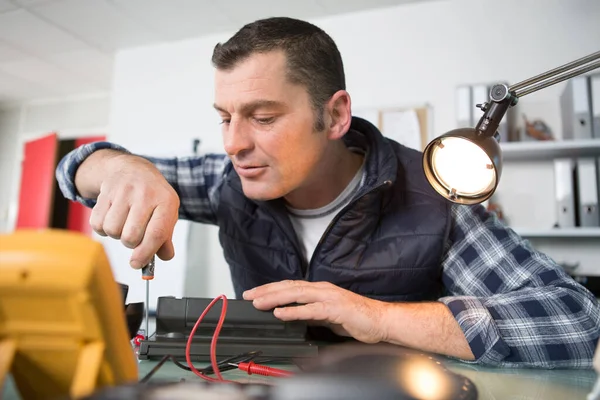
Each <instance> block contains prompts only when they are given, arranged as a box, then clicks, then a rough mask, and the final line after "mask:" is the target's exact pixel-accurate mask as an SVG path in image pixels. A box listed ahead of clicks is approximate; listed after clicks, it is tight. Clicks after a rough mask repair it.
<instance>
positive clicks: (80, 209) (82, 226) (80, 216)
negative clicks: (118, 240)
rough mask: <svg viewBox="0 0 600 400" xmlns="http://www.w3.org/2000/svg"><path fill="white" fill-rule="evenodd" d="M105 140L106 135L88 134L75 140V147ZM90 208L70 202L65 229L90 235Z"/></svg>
mask: <svg viewBox="0 0 600 400" xmlns="http://www.w3.org/2000/svg"><path fill="white" fill-rule="evenodd" d="M104 140H106V136H90V137H85V138H79V139H76V140H75V148H77V147H79V146H82V145H84V144H88V143H93V142H102V141H104ZM91 214H92V210H91V209H90V208H88V207H86V206H84V205H82V204H80V203H78V202H75V201H73V202H70V204H69V214H68V217H67V229H68V230H70V231H78V232H82V233H84V234H86V235H88V236H91V235H92V227H91V226H90V223H89V221H90V215H91Z"/></svg>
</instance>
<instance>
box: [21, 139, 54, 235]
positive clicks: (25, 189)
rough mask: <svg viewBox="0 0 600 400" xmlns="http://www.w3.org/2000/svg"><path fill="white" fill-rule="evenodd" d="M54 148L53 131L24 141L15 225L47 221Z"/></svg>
mask: <svg viewBox="0 0 600 400" xmlns="http://www.w3.org/2000/svg"><path fill="white" fill-rule="evenodd" d="M57 148H58V140H57V134H56V133H53V134H50V135H48V136H44V137H42V138H40V139H37V140H32V141H29V142H26V143H25V146H24V157H23V161H22V164H21V189H20V192H19V213H18V216H17V223H16V227H15V228H16V229H20V228H36V229H43V228H47V227H48V226H49V225H50V217H51V213H52V201H53V198H54V192H53V189H54V179H55V178H54V170H55V165H56V151H57Z"/></svg>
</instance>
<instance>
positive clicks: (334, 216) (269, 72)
mask: <svg viewBox="0 0 600 400" xmlns="http://www.w3.org/2000/svg"><path fill="white" fill-rule="evenodd" d="M212 61H213V64H214V65H215V67H216V68H215V70H216V71H215V104H214V107H215V109H216V111H217V112H218V113H219V114H220V116H221V118H222V134H223V142H224V149H225V152H226V153H227V154H226V155H217V154H207V155H203V156H199V157H192V158H179V159H155V158H143V157H141V156H136V155H133V154H130V153H129V152H128V151H127V150H126V149H123V148H121V147H120V146H118V145H116V144H112V143H95V144H91V145H87V146H83V147H81V148H79V149H76V150H74V151H73V152H71V153H70V154H69V155H67V156H66V157H65V158H64V159H63V160H61V163H60V165H59V166H58V168H57V179H58V181H59V183H60V187H61V190H62V192H63V193H64V195H65V196H66V197H67V198H69V199H73V200H77V201H80V202H82V203H83V204H86V205H88V206H90V207H93V212H92V216H91V220H90V223H91V225H92V227H93V229H94V230H95V231H96V232H98V233H99V234H101V235H107V236H110V237H112V238H115V239H119V240H120V241H121V242H122V243H123V244H124V245H126V246H127V247H129V248H131V249H133V252H132V257H131V262H130V264H131V266H132V267H133V268H141V267H142V265H144V264H145V263H146V262H147V261H148V260H149V259H150V257H151V256H152V255H153V254H155V253H156V254H157V255H158V256H159V257H160V258H161V259H163V260H168V259H171V258H172V257H173V256H174V249H173V244H172V242H171V236H172V232H173V227H174V225H175V223H176V221H177V219H178V218H185V219H189V220H192V221H197V222H202V223H209V224H216V225H218V226H219V228H220V230H219V232H220V233H219V235H220V241H221V245H222V247H223V251H224V256H225V258H226V260H227V262H228V264H229V266H230V271H231V275H232V280H233V283H234V288H235V292H236V295H237V296H238V297H243V298H245V299H247V300H252V301H253V303H254V305H255V307H257V308H259V309H264V310H269V309H274V311H273V312H274V313H275V315H276V316H277V317H278V318H280V319H282V320H296V319H302V320H308V321H311V322H318V323H322V324H325V325H327V326H329V327H330V328H331V329H332V330H333V331H334V332H335V333H338V334H340V335H347V336H352V337H354V338H355V339H357V340H359V341H363V342H367V343H375V342H382V341H383V342H390V343H395V344H399V345H404V346H409V347H412V348H417V349H421V350H424V351H429V352H435V353H440V354H445V355H448V356H452V357H456V358H458V359H461V360H464V361H465V362H477V363H480V364H486V365H508V366H537V367H580V368H581V367H584V368H589V367H591V363H592V357H593V353H594V349H595V346H596V343H597V340H598V335H599V331H600V312H599V308H598V303H597V301H596V299H595V298H594V296H592V295H591V294H590V293H589V292H588V291H587V290H585V289H584V288H583V287H582V286H580V285H579V284H577V283H576V282H575V281H574V280H572V279H570V278H569V277H568V275H566V274H565V273H564V271H563V270H562V269H561V268H560V267H559V266H558V265H556V264H555V263H554V262H553V261H552V260H551V259H550V258H549V257H547V256H545V255H544V254H541V253H539V252H537V251H536V250H534V249H533V248H531V247H530V246H529V244H528V243H527V242H525V241H523V240H522V239H521V238H520V237H519V236H517V235H516V234H515V233H514V232H513V231H512V230H510V229H508V228H506V227H504V226H503V225H501V224H500V223H499V222H498V220H497V219H496V218H495V217H494V216H492V215H490V214H488V213H486V211H485V210H484V209H483V207H481V206H479V205H478V206H458V205H452V204H451V203H449V202H447V201H445V200H444V199H442V198H441V197H440V196H438V195H437V194H436V193H435V192H434V191H433V190H432V189H431V188H430V186H429V184H428V183H427V181H426V180H425V177H424V173H423V171H422V167H421V154H420V153H419V152H417V151H415V150H412V149H408V148H406V147H404V146H402V145H401V144H398V143H396V142H394V141H391V140H389V139H387V138H384V137H383V136H382V135H381V133H380V132H379V131H377V129H376V128H375V127H374V126H373V125H371V124H369V123H368V122H366V121H364V120H361V119H359V118H353V117H352V114H351V100H350V96H349V94H348V92H347V91H346V90H345V78H344V69H343V65H342V60H341V57H340V54H339V52H338V50H337V48H336V45H335V43H334V42H333V40H332V39H331V38H330V37H329V36H328V35H327V34H326V33H325V32H323V31H322V30H321V29H319V28H317V27H315V26H313V25H311V24H309V23H306V22H303V21H298V20H294V19H289V18H271V19H265V20H259V21H256V22H254V23H251V24H249V25H247V26H244V27H243V28H242V29H241V30H240V31H239V32H237V33H236V34H235V35H234V36H233V37H232V38H231V39H230V40H229V41H227V42H226V43H224V44H218V45H217V46H216V47H215V49H214V54H213V58H212ZM291 303H301V304H303V305H300V306H295V307H285V305H287V304H291Z"/></svg>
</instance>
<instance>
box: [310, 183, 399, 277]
mask: <svg viewBox="0 0 600 400" xmlns="http://www.w3.org/2000/svg"><path fill="white" fill-rule="evenodd" d="M391 184H392V181H390V180H385V181H383V183H381V184H380V185H378V186H375V187H373V188H371V189H369V191H367V192H365V193H363V194H362V195H360V196H358V197H356V198H354V199H352V200H351V201H350V203H348V204H347V205H346V206H345V207H344V208H342V209H341V210H340V212H338V213H337V214H336V215H335V217H333V219H332V220H331V222H330V223H329V225H328V226H327V229H325V232H323V235H321V239H319V242H318V243H317V246H316V247H315V251H313V254H312V256H311V257H310V261H309V262H308V265H307V267H306V271H305V273H304V280H308V273H309V272H310V267H311V266H312V263H313V260H314V259H315V254H317V252H318V251H319V249H320V248H321V244H323V241H324V240H325V237H326V236H327V235H328V234H329V231H330V230H331V228H333V225H335V223H336V222H337V221H338V220H339V219H340V218H341V216H342V214H344V213H346V211H348V210H349V209H350V208H352V206H353V205H354V203H356V202H357V201H358V200H360V199H362V198H363V197H365V196H366V195H368V194H371V193H373V192H375V191H377V190H379V189H381V188H382V187H384V186H389V185H391Z"/></svg>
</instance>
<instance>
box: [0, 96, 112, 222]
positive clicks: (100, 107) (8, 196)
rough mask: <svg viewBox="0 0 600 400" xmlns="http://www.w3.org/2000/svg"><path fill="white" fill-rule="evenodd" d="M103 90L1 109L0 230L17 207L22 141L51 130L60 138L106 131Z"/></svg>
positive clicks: (106, 101)
mask: <svg viewBox="0 0 600 400" xmlns="http://www.w3.org/2000/svg"><path fill="white" fill-rule="evenodd" d="M109 104H110V98H109V95H108V94H106V93H103V94H102V93H101V94H90V95H85V96H77V97H68V98H61V99H45V100H37V101H31V102H28V103H25V104H21V105H15V106H12V107H10V108H6V109H4V110H0V232H8V231H11V230H12V229H13V228H14V224H15V221H16V216H17V211H18V198H19V186H20V177H21V161H22V157H23V144H24V143H25V141H27V140H32V139H36V138H39V137H41V136H44V135H47V134H48V133H50V132H57V133H58V136H59V138H60V139H72V138H76V137H83V136H92V135H97V134H105V133H106V132H107V129H108V120H109V118H108V117H109V109H110V106H109Z"/></svg>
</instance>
